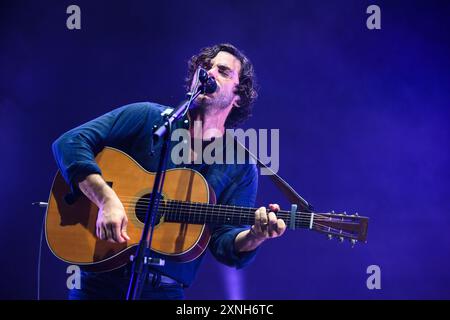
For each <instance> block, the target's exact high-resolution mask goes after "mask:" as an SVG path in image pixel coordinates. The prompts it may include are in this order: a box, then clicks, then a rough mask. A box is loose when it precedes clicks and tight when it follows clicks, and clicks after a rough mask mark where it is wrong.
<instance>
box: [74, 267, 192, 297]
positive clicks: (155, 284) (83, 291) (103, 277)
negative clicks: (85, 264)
mask: <svg viewBox="0 0 450 320" xmlns="http://www.w3.org/2000/svg"><path fill="white" fill-rule="evenodd" d="M156 279H158V278H156ZM156 279H155V280H156ZM129 283H130V273H129V268H127V267H123V268H120V269H117V270H113V271H110V272H102V273H96V272H84V271H82V272H81V288H80V289H71V290H69V300H125V298H126V295H127V292H128V285H129ZM141 299H143V300H182V299H184V289H183V286H182V285H181V284H178V283H177V284H167V283H161V282H159V281H146V283H145V285H144V287H143V289H142V295H141Z"/></svg>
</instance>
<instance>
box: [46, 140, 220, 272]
mask: <svg viewBox="0 0 450 320" xmlns="http://www.w3.org/2000/svg"><path fill="white" fill-rule="evenodd" d="M96 161H97V163H98V165H99V167H100V168H101V170H102V176H103V178H104V180H105V181H106V182H107V183H108V184H109V185H110V186H111V187H112V189H113V190H114V191H115V192H116V194H117V195H118V197H119V199H120V200H121V201H122V203H123V205H124V207H125V211H126V213H127V216H128V227H127V231H128V235H129V236H130V240H129V241H128V242H126V243H123V244H113V243H110V242H107V241H104V240H100V239H98V238H97V237H96V220H97V215H98V207H97V206H96V205H95V204H94V203H92V202H91V201H90V200H89V199H88V198H87V197H85V196H84V195H82V196H80V197H79V199H77V201H75V202H74V203H73V204H68V203H67V202H66V200H65V197H66V195H67V194H69V193H70V188H69V186H68V185H67V184H66V182H65V181H64V179H63V177H62V175H61V173H60V172H58V173H57V175H56V177H55V179H54V182H53V186H52V190H51V193H50V197H49V201H48V208H47V215H46V224H45V230H46V238H47V243H48V245H49V247H50V249H51V251H52V252H53V254H55V255H56V256H57V257H58V258H59V259H61V260H63V261H65V262H68V263H71V264H77V265H80V266H83V267H84V269H86V270H90V271H107V270H112V269H115V268H118V267H120V266H123V265H124V264H126V263H127V262H128V261H129V256H130V255H131V254H134V253H135V251H136V246H137V244H138V243H139V240H140V238H141V234H142V229H143V227H144V219H143V217H142V216H145V212H146V208H147V206H148V199H149V195H150V193H151V190H152V187H153V181H154V178H155V175H154V174H153V173H151V172H148V171H146V170H145V169H144V168H142V167H141V166H140V165H139V164H138V163H137V162H136V161H134V160H133V159H132V158H131V157H130V156H128V155H127V154H125V153H123V152H122V151H120V150H117V149H114V148H109V147H107V148H105V149H104V150H103V151H102V152H100V153H99V154H98V155H97V157H96ZM163 196H164V199H171V200H180V201H188V202H201V203H214V202H215V196H214V192H213V190H212V189H211V188H210V187H209V186H208V183H207V182H206V180H205V178H204V177H203V176H202V175H200V174H199V173H198V172H196V171H194V170H191V169H186V168H181V169H171V170H167V172H166V177H165V183H164V187H163ZM209 239H210V233H209V230H208V228H207V226H206V225H204V224H203V225H202V224H187V223H174V222H165V221H164V218H161V219H160V220H159V221H158V223H157V225H155V229H154V232H153V240H152V245H151V248H152V250H153V251H155V252H158V253H160V254H163V255H164V256H165V258H166V259H171V260H174V261H177V262H188V261H191V260H193V259H195V258H197V257H198V256H199V255H201V254H202V252H203V251H204V250H205V249H206V247H207V245H208V242H209Z"/></svg>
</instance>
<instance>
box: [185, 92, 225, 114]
mask: <svg viewBox="0 0 450 320" xmlns="http://www.w3.org/2000/svg"><path fill="white" fill-rule="evenodd" d="M232 99H233V97H230V96H227V95H222V94H221V92H218V94H217V95H216V96H205V95H200V96H198V97H197V99H195V101H194V106H193V107H194V108H195V109H199V110H202V111H203V112H205V113H206V112H208V113H209V112H214V111H220V110H223V109H226V108H227V107H228V106H229V105H230V103H231V101H232Z"/></svg>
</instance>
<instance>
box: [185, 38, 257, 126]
mask: <svg viewBox="0 0 450 320" xmlns="http://www.w3.org/2000/svg"><path fill="white" fill-rule="evenodd" d="M220 51H224V52H228V53H230V54H232V55H233V56H235V57H236V58H237V59H238V60H239V61H240V62H241V72H240V73H239V84H238V85H237V86H236V90H235V92H236V93H237V94H238V95H239V101H238V102H237V104H238V105H239V107H234V108H233V109H231V112H230V114H229V115H228V118H227V120H226V121H225V127H226V128H234V127H236V126H237V125H238V124H240V123H242V122H244V121H245V120H247V119H248V118H249V117H250V116H251V115H252V106H253V102H254V101H255V99H256V97H257V96H258V93H257V92H256V89H257V88H256V76H255V72H254V69H253V65H252V63H251V62H250V60H249V59H248V58H247V57H246V56H245V55H244V54H243V53H242V52H241V51H240V50H239V49H237V48H236V47H235V46H233V45H231V44H229V43H221V44H217V45H214V46H211V47H205V48H203V49H201V50H200V52H199V54H197V55H194V56H193V57H192V58H191V59H190V60H189V61H188V75H187V78H186V89H187V90H190V86H191V83H192V79H193V78H194V75H195V72H196V70H197V68H198V67H199V66H201V67H203V68H207V66H208V65H209V64H210V62H211V60H212V59H213V58H214V57H215V56H216V55H217V54H218V53H219V52H220Z"/></svg>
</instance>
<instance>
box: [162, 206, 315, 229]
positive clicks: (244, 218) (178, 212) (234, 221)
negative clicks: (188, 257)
mask: <svg viewBox="0 0 450 320" xmlns="http://www.w3.org/2000/svg"><path fill="white" fill-rule="evenodd" d="M256 210H257V208H248V207H241V206H230V205H220V204H208V203H195V202H183V201H176V200H163V201H161V203H160V207H159V213H160V215H162V216H164V220H165V221H167V222H179V223H191V224H216V225H223V224H228V225H252V224H253V223H254V221H255V211H256ZM277 217H278V218H280V219H283V220H284V222H285V223H286V225H287V226H295V228H308V227H309V226H310V220H311V213H306V212H300V213H296V215H295V217H294V221H293V224H291V214H290V212H289V211H283V210H280V211H278V212H277Z"/></svg>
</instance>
